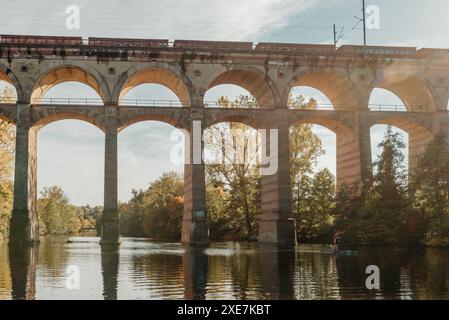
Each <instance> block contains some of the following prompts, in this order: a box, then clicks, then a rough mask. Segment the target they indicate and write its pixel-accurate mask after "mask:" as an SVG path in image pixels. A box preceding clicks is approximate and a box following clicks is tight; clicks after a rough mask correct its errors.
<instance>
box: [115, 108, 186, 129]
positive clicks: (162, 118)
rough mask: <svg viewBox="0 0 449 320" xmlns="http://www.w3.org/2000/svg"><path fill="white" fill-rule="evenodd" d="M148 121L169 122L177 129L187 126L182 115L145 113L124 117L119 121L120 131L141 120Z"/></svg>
mask: <svg viewBox="0 0 449 320" xmlns="http://www.w3.org/2000/svg"><path fill="white" fill-rule="evenodd" d="M147 121H158V122H162V123H165V124H169V125H171V126H173V127H175V128H177V129H180V130H183V129H186V128H187V123H185V122H184V121H183V120H182V119H181V118H180V117H176V116H173V115H169V114H155V113H144V114H139V115H135V116H132V117H130V118H128V119H123V120H121V121H119V126H118V132H121V131H123V130H125V129H126V128H128V127H130V126H132V125H135V124H137V123H141V122H147Z"/></svg>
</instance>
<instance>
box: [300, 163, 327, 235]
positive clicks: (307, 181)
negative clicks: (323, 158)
mask: <svg viewBox="0 0 449 320" xmlns="http://www.w3.org/2000/svg"><path fill="white" fill-rule="evenodd" d="M298 185H299V187H298V199H297V205H298V209H297V211H296V212H295V218H296V220H297V222H298V236H299V239H300V241H301V242H329V241H330V240H331V238H332V234H333V231H334V212H335V178H334V176H333V174H332V173H331V172H330V171H329V170H328V169H323V170H321V171H319V172H317V173H316V174H315V175H314V176H309V175H303V176H302V177H301V180H300V181H299V184H298Z"/></svg>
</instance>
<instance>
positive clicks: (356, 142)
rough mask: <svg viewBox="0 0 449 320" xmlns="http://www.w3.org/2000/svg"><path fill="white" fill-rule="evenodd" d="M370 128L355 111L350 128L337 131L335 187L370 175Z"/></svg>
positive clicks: (363, 118) (338, 187)
mask: <svg viewBox="0 0 449 320" xmlns="http://www.w3.org/2000/svg"><path fill="white" fill-rule="evenodd" d="M370 130H371V127H370V124H369V123H368V122H367V121H366V120H365V117H363V114H362V112H357V113H356V114H355V116H354V125H353V127H352V128H349V129H348V130H338V131H337V177H336V178H337V189H340V188H342V187H344V186H351V185H354V184H358V183H360V182H362V181H365V180H367V179H369V178H370V177H371V176H372V159H371V132H370Z"/></svg>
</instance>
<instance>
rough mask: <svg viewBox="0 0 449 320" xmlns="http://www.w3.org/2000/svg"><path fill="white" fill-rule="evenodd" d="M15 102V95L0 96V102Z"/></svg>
mask: <svg viewBox="0 0 449 320" xmlns="http://www.w3.org/2000/svg"><path fill="white" fill-rule="evenodd" d="M16 102H17V98H16V97H0V104H15V103H16Z"/></svg>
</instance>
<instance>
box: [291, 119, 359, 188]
mask: <svg viewBox="0 0 449 320" xmlns="http://www.w3.org/2000/svg"><path fill="white" fill-rule="evenodd" d="M299 124H312V125H319V126H322V127H324V128H326V129H328V130H330V131H332V132H333V133H334V134H335V136H336V155H335V156H336V160H337V163H336V182H337V189H339V188H341V187H343V186H350V185H353V184H355V183H359V182H360V181H361V180H360V179H361V176H362V170H363V168H362V163H361V162H360V148H361V146H360V142H359V137H358V133H357V132H356V131H355V130H353V129H352V128H351V126H349V124H346V123H344V122H342V121H340V120H338V119H332V118H329V117H304V118H301V119H297V120H295V121H294V122H292V123H291V126H290V127H293V126H296V125H299Z"/></svg>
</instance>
